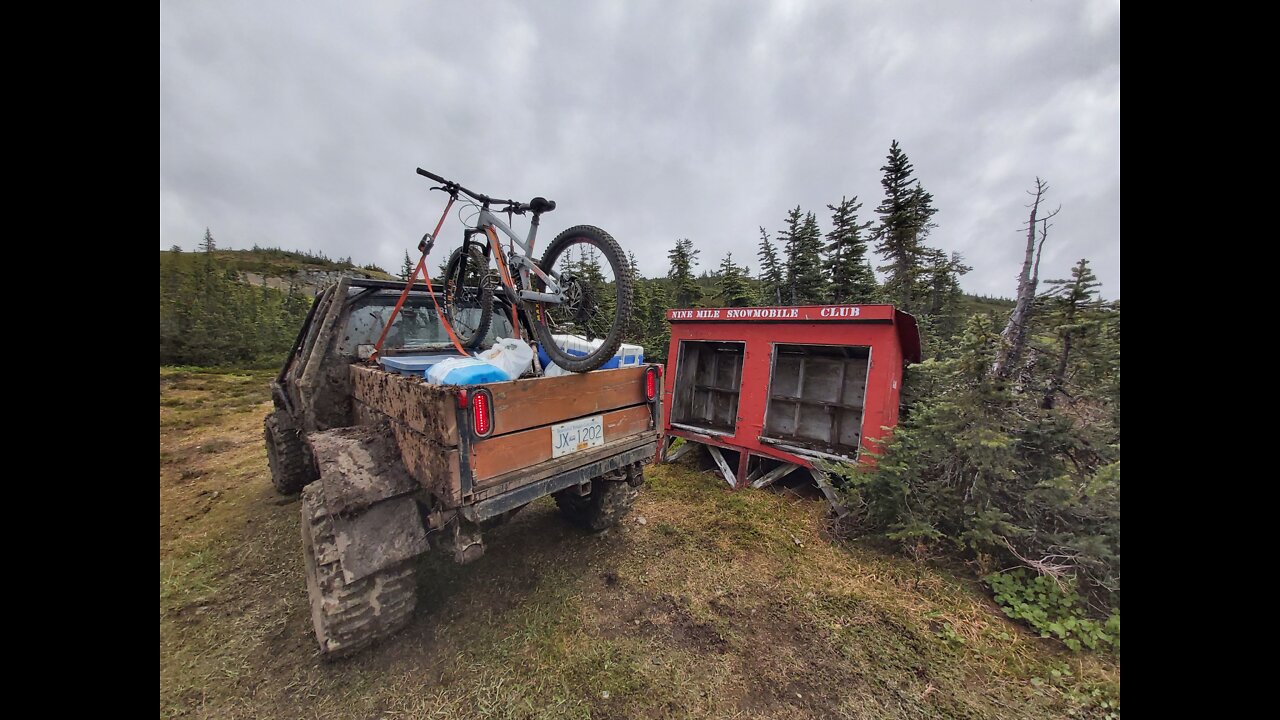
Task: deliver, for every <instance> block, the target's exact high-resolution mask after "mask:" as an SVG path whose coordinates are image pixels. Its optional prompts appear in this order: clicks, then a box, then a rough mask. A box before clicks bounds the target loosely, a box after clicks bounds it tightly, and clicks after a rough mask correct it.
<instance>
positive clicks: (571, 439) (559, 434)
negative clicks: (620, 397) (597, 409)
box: [551, 415, 604, 458]
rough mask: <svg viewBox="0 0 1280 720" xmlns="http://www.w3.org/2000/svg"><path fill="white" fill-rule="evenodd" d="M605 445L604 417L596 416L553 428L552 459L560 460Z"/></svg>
mask: <svg viewBox="0 0 1280 720" xmlns="http://www.w3.org/2000/svg"><path fill="white" fill-rule="evenodd" d="M603 444H604V416H603V415H595V416H593V417H589V418H582V419H581V420H571V421H569V422H567V423H560V424H559V425H552V426H551V457H553V458H558V457H561V456H563V455H568V454H569V453H576V452H578V451H579V450H586V449H587V448H593V447H600V446H601V445H603Z"/></svg>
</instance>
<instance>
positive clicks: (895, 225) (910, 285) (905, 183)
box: [875, 140, 937, 312]
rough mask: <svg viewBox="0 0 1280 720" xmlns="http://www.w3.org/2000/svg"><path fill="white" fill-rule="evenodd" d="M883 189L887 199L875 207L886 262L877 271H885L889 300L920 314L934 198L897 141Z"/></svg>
mask: <svg viewBox="0 0 1280 720" xmlns="http://www.w3.org/2000/svg"><path fill="white" fill-rule="evenodd" d="M880 170H881V171H882V172H883V173H884V175H883V176H882V177H881V179H880V186H881V187H882V188H884V200H882V201H881V202H880V205H879V206H877V207H876V213H877V214H878V215H879V216H880V224H879V225H878V226H877V227H876V231H875V239H876V250H877V251H878V252H879V253H880V255H881V257H883V258H884V259H885V261H886V262H885V264H884V265H882V266H880V267H879V268H878V269H879V270H882V271H884V272H886V273H887V274H888V276H887V277H886V278H885V283H884V292H885V294H886V295H887V296H888V298H889V300H890V301H891V302H893V303H894V304H895V305H897V306H898V307H899V308H901V309H903V310H906V311H908V312H919V309H920V308H919V307H918V305H919V303H918V298H919V295H920V288H919V286H920V283H921V276H922V275H923V274H924V272H925V268H924V259H925V257H926V254H927V253H926V250H925V248H924V243H923V240H924V235H925V234H927V232H928V230H929V228H931V227H932V226H933V224H932V222H931V218H932V217H933V214H934V213H935V212H937V211H936V210H935V209H934V208H933V196H932V195H930V194H929V193H927V192H925V191H924V189H923V188H922V187H921V185H920V183H919V182H918V181H917V180H916V179H915V178H914V177H913V175H912V173H913V172H914V171H915V168H914V167H913V166H912V165H911V161H910V160H909V159H908V158H907V154H906V153H904V152H903V151H902V148H901V147H899V146H898V141H897V140H894V141H893V144H892V145H890V146H889V155H888V156H887V159H886V162H885V164H884V165H883V166H881V167H880Z"/></svg>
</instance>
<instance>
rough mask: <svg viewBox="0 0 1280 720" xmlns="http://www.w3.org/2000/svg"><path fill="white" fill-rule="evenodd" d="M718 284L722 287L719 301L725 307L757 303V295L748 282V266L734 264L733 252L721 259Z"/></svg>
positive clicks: (746, 305)
mask: <svg viewBox="0 0 1280 720" xmlns="http://www.w3.org/2000/svg"><path fill="white" fill-rule="evenodd" d="M716 285H717V286H718V287H719V288H720V294H719V303H720V304H721V305H722V306H724V307H748V306H750V305H754V304H755V295H754V294H753V293H752V292H751V285H750V284H749V283H748V282H747V271H746V268H742V267H738V265H736V264H734V262H733V253H726V254H725V256H724V259H723V260H721V261H720V274H719V275H718V276H717V278H716Z"/></svg>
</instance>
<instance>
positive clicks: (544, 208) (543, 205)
mask: <svg viewBox="0 0 1280 720" xmlns="http://www.w3.org/2000/svg"><path fill="white" fill-rule="evenodd" d="M526 207H528V208H529V209H530V210H532V211H533V212H536V213H544V212H551V211H552V210H555V209H556V201H555V200H548V199H546V198H543V197H536V198H534V199H532V200H530V201H529V204H528V205H527V206H526Z"/></svg>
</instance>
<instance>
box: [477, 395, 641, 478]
mask: <svg viewBox="0 0 1280 720" xmlns="http://www.w3.org/2000/svg"><path fill="white" fill-rule="evenodd" d="M558 417H559V418H571V417H574V416H572V415H567V414H562V415H560V416H558ZM650 422H651V416H650V411H649V406H648V405H637V406H635V407H630V408H626V409H623V410H614V411H612V412H606V413H604V418H603V423H604V441H605V443H606V444H608V443H612V442H613V441H615V440H620V439H622V438H625V437H627V436H628V435H634V434H636V433H643V432H646V431H651V430H650ZM651 432H655V433H656V432H657V431H656V429H655V430H652V431H651ZM575 454H576V453H574V454H570V455H566V456H564V457H562V458H559V460H561V461H564V463H565V467H574V466H575V464H576V463H575V462H574V460H575V459H574V455H575ZM550 459H551V428H550V427H549V426H546V427H539V428H533V429H531V430H524V431H521V432H515V433H511V434H509V435H503V436H501V437H492V438H489V439H488V440H484V441H481V442H477V443H476V444H475V445H473V446H472V448H471V472H472V477H474V478H475V481H474V482H475V486H476V487H477V488H481V487H484V486H485V485H486V483H492V482H493V480H494V478H497V477H498V476H500V475H503V474H504V473H508V472H511V471H513V470H518V469H520V468H526V467H532V466H534V465H537V464H538V463H541V462H545V461H547V460H550Z"/></svg>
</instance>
